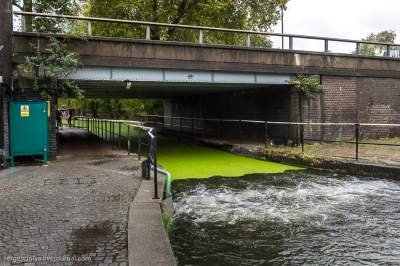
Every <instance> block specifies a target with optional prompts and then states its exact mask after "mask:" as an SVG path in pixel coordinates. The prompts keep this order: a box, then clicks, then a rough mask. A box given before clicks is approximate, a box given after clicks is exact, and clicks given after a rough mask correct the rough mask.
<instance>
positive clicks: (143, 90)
mask: <svg viewBox="0 0 400 266" xmlns="http://www.w3.org/2000/svg"><path fill="white" fill-rule="evenodd" d="M68 78H70V79H73V80H75V82H76V83H77V84H78V85H79V87H80V88H82V89H83V90H85V96H86V97H88V98H168V97H180V96H187V95H204V94H213V93H224V92H235V91H243V90H253V89H268V88H269V87H271V86H277V85H288V84H289V83H290V80H291V78H292V76H291V75H279V74H265V73H252V72H249V73H243V72H232V71H199V70H185V69H174V70H172V69H146V68H122V67H82V68H80V69H79V70H78V71H77V72H76V73H75V74H74V75H72V76H70V77H68Z"/></svg>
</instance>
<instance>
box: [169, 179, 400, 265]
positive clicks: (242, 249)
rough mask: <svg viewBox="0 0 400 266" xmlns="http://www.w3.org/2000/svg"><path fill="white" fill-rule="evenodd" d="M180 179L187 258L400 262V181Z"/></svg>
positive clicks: (176, 240)
mask: <svg viewBox="0 0 400 266" xmlns="http://www.w3.org/2000/svg"><path fill="white" fill-rule="evenodd" d="M174 187H175V195H174V207H175V211H176V213H175V215H174V227H173V231H172V235H171V242H172V245H173V249H174V252H175V254H176V256H177V257H178V262H179V264H181V265H239V264H240V265H260V264H267V265H268V264H271V265H293V264H319V265H321V264H323V265H325V264H336V265H343V264H368V265H369V264H376V263H377V264H385V265H387V264H398V263H399V262H400V182H397V181H391V180H381V179H374V178H368V179H366V178H357V177H352V176H339V175H335V174H327V173H316V172H290V173H285V174H279V175H259V174H258V175H249V176H245V177H243V178H240V179H237V178H213V179H210V180H192V181H189V180H186V181H179V182H177V183H175V184H174Z"/></svg>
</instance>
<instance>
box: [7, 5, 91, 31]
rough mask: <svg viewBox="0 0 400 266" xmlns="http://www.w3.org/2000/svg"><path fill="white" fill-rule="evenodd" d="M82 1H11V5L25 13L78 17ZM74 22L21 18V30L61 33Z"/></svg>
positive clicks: (29, 17)
mask: <svg viewBox="0 0 400 266" xmlns="http://www.w3.org/2000/svg"><path fill="white" fill-rule="evenodd" d="M82 2H83V1H82V0H13V5H14V6H15V7H17V8H18V9H20V10H22V11H26V12H38V13H51V14H64V15H78V14H79V13H80V12H81V6H82ZM73 23H74V22H72V24H71V22H70V21H65V20H63V19H55V18H43V17H36V18H33V17H32V16H22V29H23V30H24V31H27V32H32V31H34V30H38V31H40V32H52V33H58V32H63V31H65V30H67V31H68V29H69V28H70V27H71V25H73Z"/></svg>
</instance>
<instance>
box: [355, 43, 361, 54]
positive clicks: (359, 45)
mask: <svg viewBox="0 0 400 266" xmlns="http://www.w3.org/2000/svg"><path fill="white" fill-rule="evenodd" d="M360 48H361V44H360V43H359V42H357V43H356V54H357V55H359V54H360V52H361V50H360Z"/></svg>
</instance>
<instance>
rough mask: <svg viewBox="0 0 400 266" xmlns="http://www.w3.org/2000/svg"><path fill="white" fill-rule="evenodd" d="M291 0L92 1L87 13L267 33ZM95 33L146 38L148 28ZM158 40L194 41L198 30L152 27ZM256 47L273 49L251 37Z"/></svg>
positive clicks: (99, 26)
mask: <svg viewBox="0 0 400 266" xmlns="http://www.w3.org/2000/svg"><path fill="white" fill-rule="evenodd" d="M287 1H288V0H258V1H254V0H215V1H207V0H159V1H140V0H89V2H88V4H87V6H86V9H85V11H84V14H85V15H87V16H94V17H109V18H119V19H128V20H145V21H156V22H164V23H173V24H191V25H201V26H210V27H226V28H238V29H249V30H262V31H268V30H269V29H270V28H271V26H273V25H274V24H276V23H277V21H278V20H279V18H280V16H279V14H280V12H279V10H280V7H281V5H283V6H284V7H285V6H286V3H287ZM92 29H93V34H94V35H100V36H113V37H129V38H142V39H143V38H144V37H145V28H144V27H141V26H138V27H133V26H131V25H121V24H114V25H113V24H109V23H107V24H104V23H93V25H92ZM151 37H152V39H156V40H176V41H188V42H194V41H197V40H198V31H195V30H192V31H188V30H185V29H175V28H161V27H152V28H151ZM245 37H246V36H245V35H243V34H234V33H223V32H204V42H206V43H207V42H208V43H217V44H244V43H245ZM252 43H254V45H256V46H270V41H269V40H268V38H266V37H264V36H252Z"/></svg>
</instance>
